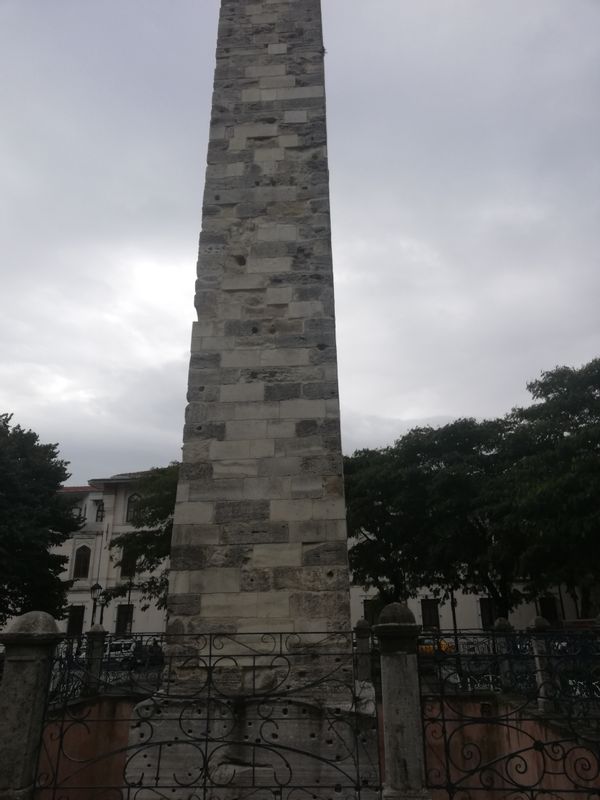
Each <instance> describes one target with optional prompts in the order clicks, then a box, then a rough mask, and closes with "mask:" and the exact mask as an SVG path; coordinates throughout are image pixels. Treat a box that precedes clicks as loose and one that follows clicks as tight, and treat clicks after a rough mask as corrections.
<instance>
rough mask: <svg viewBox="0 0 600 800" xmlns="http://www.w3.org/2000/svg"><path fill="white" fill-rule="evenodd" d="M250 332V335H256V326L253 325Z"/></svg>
mask: <svg viewBox="0 0 600 800" xmlns="http://www.w3.org/2000/svg"><path fill="white" fill-rule="evenodd" d="M250 330H251V331H252V333H258V328H257V327H256V325H253V326H252V328H251V329H250Z"/></svg>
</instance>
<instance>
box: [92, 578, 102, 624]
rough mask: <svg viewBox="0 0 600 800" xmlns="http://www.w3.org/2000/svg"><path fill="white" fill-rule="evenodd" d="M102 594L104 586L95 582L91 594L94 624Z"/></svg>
mask: <svg viewBox="0 0 600 800" xmlns="http://www.w3.org/2000/svg"><path fill="white" fill-rule="evenodd" d="M101 594H102V586H100V584H99V583H95V584H94V585H93V586H90V596H91V598H92V604H93V605H92V625H94V624H95V622H96V608H97V606H98V600H99V599H100V595H101Z"/></svg>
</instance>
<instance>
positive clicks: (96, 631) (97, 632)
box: [87, 624, 106, 636]
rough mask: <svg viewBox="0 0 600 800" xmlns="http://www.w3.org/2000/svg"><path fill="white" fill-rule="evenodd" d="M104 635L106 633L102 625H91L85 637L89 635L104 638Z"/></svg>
mask: <svg viewBox="0 0 600 800" xmlns="http://www.w3.org/2000/svg"><path fill="white" fill-rule="evenodd" d="M105 633H106V631H105V630H104V628H103V627H102V625H98V624H96V625H92V627H91V628H90V629H89V631H88V633H87V635H88V636H90V634H91V635H92V636H104V634H105Z"/></svg>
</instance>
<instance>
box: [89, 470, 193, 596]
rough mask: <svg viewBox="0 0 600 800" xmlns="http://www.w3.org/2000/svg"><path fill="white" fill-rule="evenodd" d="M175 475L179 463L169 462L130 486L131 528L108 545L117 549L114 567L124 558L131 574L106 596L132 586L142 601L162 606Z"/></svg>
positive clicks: (167, 579)
mask: <svg viewBox="0 0 600 800" xmlns="http://www.w3.org/2000/svg"><path fill="white" fill-rule="evenodd" d="M178 475H179V464H178V463H177V462H173V463H171V464H169V465H168V466H166V467H155V468H154V469H151V470H149V471H148V472H146V473H144V474H143V475H142V476H141V477H140V479H139V480H138V481H137V482H136V484H135V486H134V487H133V491H134V492H135V493H136V494H137V495H139V499H138V500H137V502H136V504H135V509H134V513H133V519H132V524H133V526H134V528H135V530H134V531H131V532H129V533H123V534H121V535H120V536H116V537H115V538H114V539H113V540H112V542H111V547H112V548H115V549H116V550H117V551H118V552H119V555H118V556H117V558H116V564H117V566H120V565H121V564H122V563H123V561H124V560H127V562H128V563H132V564H134V565H135V569H134V574H133V575H132V578H131V581H128V582H125V583H121V584H119V585H118V586H116V587H114V588H113V589H108V590H106V592H105V594H106V595H107V597H110V598H113V597H124V596H126V595H127V594H128V592H129V591H130V589H136V590H138V591H139V592H141V595H142V598H143V600H144V601H145V602H146V604H149V603H150V602H154V603H156V605H157V606H158V608H166V603H167V591H168V582H169V570H168V558H169V554H170V552H171V533H172V531H173V511H174V508H175V495H176V493H177V478H178ZM146 607H147V606H146Z"/></svg>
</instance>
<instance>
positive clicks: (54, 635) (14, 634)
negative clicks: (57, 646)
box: [0, 611, 63, 645]
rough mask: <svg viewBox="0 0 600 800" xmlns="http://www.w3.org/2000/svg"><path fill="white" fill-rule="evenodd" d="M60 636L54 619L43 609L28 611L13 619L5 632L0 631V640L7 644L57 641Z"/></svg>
mask: <svg viewBox="0 0 600 800" xmlns="http://www.w3.org/2000/svg"><path fill="white" fill-rule="evenodd" d="M62 638H63V634H62V633H61V632H60V631H59V629H58V625H57V624H56V620H55V619H54V617H52V616H51V615H50V614H47V613H46V612H45V611H29V612H28V613H27V614H23V615H22V616H20V617H17V618H16V619H14V620H13V621H12V623H11V624H10V625H9V627H8V630H7V631H6V632H5V633H0V642H2V643H3V644H8V645H10V644H21V643H23V644H25V643H27V642H30V643H32V644H34V643H35V644H40V643H41V644H43V643H46V642H58V641H59V640H60V639H62Z"/></svg>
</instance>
